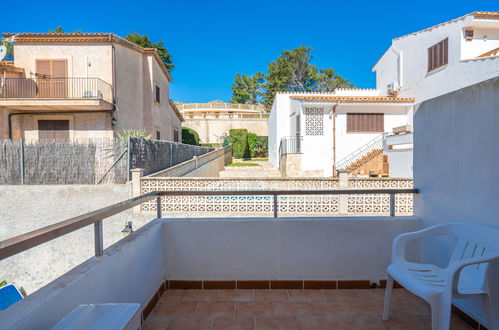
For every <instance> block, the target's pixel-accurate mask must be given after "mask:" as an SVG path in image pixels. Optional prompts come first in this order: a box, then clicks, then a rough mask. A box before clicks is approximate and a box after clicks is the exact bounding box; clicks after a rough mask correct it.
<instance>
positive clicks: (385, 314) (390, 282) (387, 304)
mask: <svg viewBox="0 0 499 330" xmlns="http://www.w3.org/2000/svg"><path fill="white" fill-rule="evenodd" d="M392 289H393V278H392V277H391V276H390V274H388V279H387V280H386V289H385V305H384V307H383V320H385V321H386V320H388V319H389V318H390V300H391V298H392Z"/></svg>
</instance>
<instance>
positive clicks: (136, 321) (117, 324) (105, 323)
mask: <svg viewBox="0 0 499 330" xmlns="http://www.w3.org/2000/svg"><path fill="white" fill-rule="evenodd" d="M139 310H140V304H95V305H94V304H90V305H80V306H78V307H76V308H75V309H74V310H73V311H72V312H71V313H69V314H68V315H67V316H66V317H65V318H63V319H62V320H61V321H59V323H57V324H56V325H55V326H54V327H53V328H52V330H80V329H81V330H83V329H85V330H87V329H92V330H101V329H106V330H111V329H112V330H115V329H116V330H118V329H119V330H122V329H126V330H137V329H139V328H140V312H139Z"/></svg>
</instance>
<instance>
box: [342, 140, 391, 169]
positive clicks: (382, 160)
mask: <svg viewBox="0 0 499 330" xmlns="http://www.w3.org/2000/svg"><path fill="white" fill-rule="evenodd" d="M375 160H379V162H376V164H372V165H373V169H374V168H376V170H374V171H375V174H388V162H387V160H386V157H385V156H384V155H383V135H379V136H377V137H376V138H374V139H372V140H371V141H369V142H367V143H366V144H365V145H363V146H362V147H360V148H359V149H357V150H355V151H354V152H352V153H351V154H350V155H348V156H347V157H345V158H343V159H342V160H340V161H339V162H337V163H336V169H337V170H346V171H348V173H352V172H356V171H357V173H355V174H363V173H360V172H362V171H359V170H360V169H361V168H362V167H364V169H363V172H364V173H365V174H369V172H370V171H371V169H370V168H369V166H364V165H368V163H369V162H371V161H372V162H375Z"/></svg>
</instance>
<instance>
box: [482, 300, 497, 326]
mask: <svg viewBox="0 0 499 330" xmlns="http://www.w3.org/2000/svg"><path fill="white" fill-rule="evenodd" d="M483 297H484V303H485V309H486V311H487V323H488V324H487V328H488V329H489V330H499V313H494V311H498V310H499V301H494V300H493V298H492V295H491V294H487V295H484V296H483Z"/></svg>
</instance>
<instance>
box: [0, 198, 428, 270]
mask: <svg viewBox="0 0 499 330" xmlns="http://www.w3.org/2000/svg"><path fill="white" fill-rule="evenodd" d="M418 192H419V191H418V189H346V190H272V191H270V190H267V191H261V190H246V191H240V190H232V191H185V190H184V191H154V192H150V193H148V194H144V195H141V196H138V197H134V198H131V199H128V200H126V201H123V202H120V203H117V204H114V205H111V206H108V207H105V208H102V209H99V210H96V211H93V212H89V213H86V214H83V215H80V216H77V217H74V218H71V219H68V220H65V221H62V222H59V223H56V224H53V225H50V226H47V227H44V228H41V229H37V230H34V231H32V232H29V233H26V234H22V235H19V236H16V237H13V238H10V239H7V240H5V241H0V260H2V259H5V258H8V257H10V256H13V255H15V254H17V253H20V252H23V251H26V250H28V249H31V248H33V247H35V246H37V245H40V244H42V243H45V242H48V241H51V240H53V239H55V238H58V237H61V236H64V235H66V234H69V233H71V232H73V231H75V230H77V229H80V228H83V227H86V226H88V225H91V224H93V225H94V243H95V256H96V257H100V256H102V255H103V251H104V238H103V228H102V222H103V220H104V219H105V218H108V217H110V216H112V215H115V214H118V213H120V212H123V211H125V210H127V209H130V208H132V207H134V206H136V205H140V204H142V203H144V202H147V201H149V200H151V199H154V198H155V199H156V217H157V218H158V219H160V218H162V206H161V204H162V197H165V196H272V197H273V213H274V218H277V217H278V196H283V195H285V196H291V195H351V194H354V195H361V194H367V195H372V194H388V195H389V196H390V216H391V217H393V216H395V195H396V194H415V193H418Z"/></svg>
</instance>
